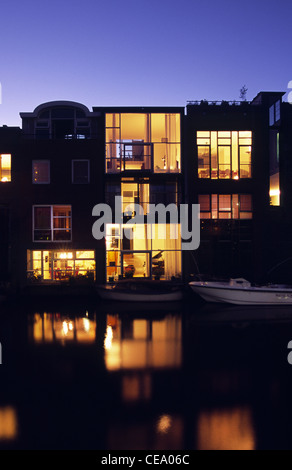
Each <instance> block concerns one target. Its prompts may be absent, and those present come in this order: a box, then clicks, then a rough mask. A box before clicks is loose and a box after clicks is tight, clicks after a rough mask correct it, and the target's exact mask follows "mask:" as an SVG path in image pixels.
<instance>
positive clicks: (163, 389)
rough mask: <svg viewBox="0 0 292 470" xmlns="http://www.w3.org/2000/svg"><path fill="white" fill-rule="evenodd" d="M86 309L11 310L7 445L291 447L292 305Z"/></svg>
mask: <svg viewBox="0 0 292 470" xmlns="http://www.w3.org/2000/svg"><path fill="white" fill-rule="evenodd" d="M78 308H79V307H78V306H77V305H76V304H75V303H74V305H71V306H70V305H68V303H66V304H63V305H62V306H61V305H60V303H59V302H58V301H57V300H56V301H55V304H53V305H52V306H51V307H50V308H49V307H48V305H46V306H45V307H40V306H38V307H37V308H36V307H34V306H29V307H25V308H24V307H22V306H17V308H13V307H10V308H9V309H8V310H7V314H5V312H2V315H1V316H0V343H1V344H2V346H3V358H4V363H3V365H1V367H0V379H1V390H0V405H1V406H0V447H1V448H5V446H6V447H9V445H10V447H11V443H12V442H14V447H15V448H17V447H20V448H35V449H37V448H56V449H66V448H72V449H73V448H75V449H86V448H91V449H107V450H134V449H147V450H151V449H153V450H159V449H161V450H183V449H202V450H205V449H206V450H207V449H214V450H216V449H218V450H219V449H222V450H223V449H230V450H231V449H238V450H239V449H266V448H267V449H276V448H288V449H289V448H292V446H291V433H290V422H291V419H292V416H291V415H290V414H291V413H290V410H291V409H292V406H291V404H292V403H291V396H292V380H291V379H292V366H291V365H289V364H288V362H287V354H288V351H287V344H288V342H289V340H291V339H292V333H291V332H292V329H291V324H292V321H291V320H292V316H291V311H290V310H289V311H288V310H287V311H286V310H283V309H281V310H279V316H278V317H277V312H278V311H277V310H274V313H273V312H272V310H269V309H268V310H263V309H258V310H257V309H253V310H248V309H247V310H246V311H244V309H241V310H240V311H239V310H238V309H232V308H231V309H230V308H229V309H227V308H224V309H223V308H218V310H216V307H214V306H213V307H212V309H210V308H206V306H205V307H202V308H201V307H200V306H198V307H195V306H193V305H192V304H188V305H187V306H186V308H185V307H184V308H182V309H181V310H176V311H169V310H165V311H163V308H161V309H160V310H159V311H153V310H152V311H151V310H149V309H148V310H147V308H146V306H145V305H144V309H141V310H137V311H135V310H134V308H133V307H132V308H131V309H130V308H129V309H128V310H127V308H126V306H123V310H122V311H119V308H118V306H117V305H115V306H114V307H113V306H112V307H111V308H108V306H107V304H101V305H100V304H97V305H95V304H93V305H90V307H88V306H85V305H80V309H79V310H78ZM2 384H3V385H2ZM7 404H9V405H7ZM8 443H10V444H9V445H8Z"/></svg>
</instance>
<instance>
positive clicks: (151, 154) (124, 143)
mask: <svg viewBox="0 0 292 470" xmlns="http://www.w3.org/2000/svg"><path fill="white" fill-rule="evenodd" d="M180 133H181V132H180V114H168V113H145V114H144V113H114V114H113V113H112V114H106V172H107V173H120V172H124V171H131V170H132V171H137V170H143V171H149V172H154V173H169V172H171V173H179V172H180V168H181V154H180V142H181V136H180Z"/></svg>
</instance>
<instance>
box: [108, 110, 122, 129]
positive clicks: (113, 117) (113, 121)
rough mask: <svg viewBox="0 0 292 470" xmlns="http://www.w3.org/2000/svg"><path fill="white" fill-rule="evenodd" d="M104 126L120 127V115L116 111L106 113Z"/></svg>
mask: <svg viewBox="0 0 292 470" xmlns="http://www.w3.org/2000/svg"><path fill="white" fill-rule="evenodd" d="M105 126H106V127H120V115H119V114H118V113H113V114H111V113H110V114H106V115H105Z"/></svg>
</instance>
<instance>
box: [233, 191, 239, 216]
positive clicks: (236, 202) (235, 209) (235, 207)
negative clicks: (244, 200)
mask: <svg viewBox="0 0 292 470" xmlns="http://www.w3.org/2000/svg"><path fill="white" fill-rule="evenodd" d="M232 218H233V219H239V198H238V194H233V195H232Z"/></svg>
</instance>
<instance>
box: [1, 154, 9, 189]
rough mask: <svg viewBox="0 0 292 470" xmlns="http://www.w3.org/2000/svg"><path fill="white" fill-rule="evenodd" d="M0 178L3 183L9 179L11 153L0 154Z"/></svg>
mask: <svg viewBox="0 0 292 470" xmlns="http://www.w3.org/2000/svg"><path fill="white" fill-rule="evenodd" d="M0 180H1V181H2V182H3V183H7V182H9V181H11V155H10V154H2V155H0Z"/></svg>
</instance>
